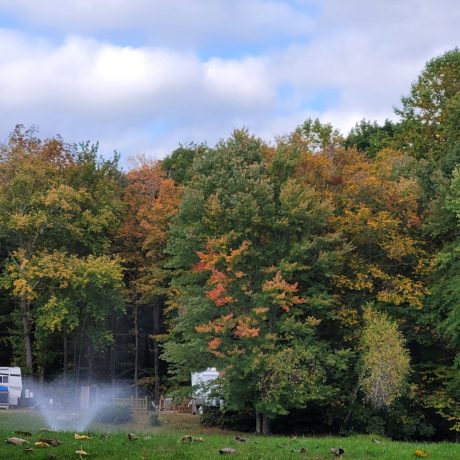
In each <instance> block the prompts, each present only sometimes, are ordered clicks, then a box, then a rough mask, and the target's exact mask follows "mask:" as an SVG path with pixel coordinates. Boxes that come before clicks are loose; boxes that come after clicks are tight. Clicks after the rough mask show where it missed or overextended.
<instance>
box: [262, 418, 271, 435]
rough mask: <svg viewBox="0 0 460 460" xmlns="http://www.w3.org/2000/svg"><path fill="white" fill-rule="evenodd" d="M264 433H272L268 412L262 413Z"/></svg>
mask: <svg viewBox="0 0 460 460" xmlns="http://www.w3.org/2000/svg"><path fill="white" fill-rule="evenodd" d="M262 434H263V435H264V436H268V435H270V434H272V433H271V431H270V419H269V418H268V416H267V414H262Z"/></svg>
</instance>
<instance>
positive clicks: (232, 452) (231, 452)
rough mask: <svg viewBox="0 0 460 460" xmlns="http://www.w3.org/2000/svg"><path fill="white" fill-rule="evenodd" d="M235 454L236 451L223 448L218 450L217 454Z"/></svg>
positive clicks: (231, 448) (230, 448)
mask: <svg viewBox="0 0 460 460" xmlns="http://www.w3.org/2000/svg"><path fill="white" fill-rule="evenodd" d="M235 452H236V449H234V448H233V447H223V448H222V449H219V454H234V453H235Z"/></svg>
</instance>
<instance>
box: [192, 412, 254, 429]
mask: <svg viewBox="0 0 460 460" xmlns="http://www.w3.org/2000/svg"><path fill="white" fill-rule="evenodd" d="M200 421H201V424H202V425H204V426H209V427H211V426H215V427H219V428H223V429H228V430H234V431H247V432H251V431H254V429H255V421H254V413H253V412H248V411H241V412H236V411H225V412H224V411H221V410H220V408H218V407H203V414H202V415H201V420H200Z"/></svg>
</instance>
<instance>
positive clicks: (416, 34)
mask: <svg viewBox="0 0 460 460" xmlns="http://www.w3.org/2000/svg"><path fill="white" fill-rule="evenodd" d="M314 3H316V4H317V12H316V13H315V17H316V19H315V21H316V22H315V23H314V24H312V19H311V18H312V17H313V16H312V15H311V14H310V13H307V11H310V10H311V4H314ZM305 4H308V5H309V6H308V8H306V9H304V5H305ZM456 4H457V3H456V0H455V1H454V0H438V1H436V2H435V1H429V0H407V1H405V2H400V1H399V0H388V1H387V2H373V1H367V0H351V1H349V2H343V1H339V0H324V1H322V2H319V1H317V2H313V1H302V0H292V1H290V2H288V1H285V2H281V1H263V0H235V1H234V2H229V1H223V0H202V1H199V0H188V1H185V0H173V1H171V2H163V1H161V2H148V1H146V0H132V1H130V2H129V3H128V2H127V1H123V0H118V1H114V0H111V1H109V0H99V1H83V0H80V1H77V0H76V1H75V2H70V3H68V4H65V5H64V4H63V3H62V2H59V3H58V2H57V1H52V0H42V1H37V2H29V1H25V0H17V1H15V2H6V1H5V0H0V13H1V12H2V11H3V12H5V11H7V10H8V11H10V14H14V15H16V19H17V20H18V22H19V23H21V21H22V23H28V24H34V25H35V26H36V27H39V26H40V27H43V29H34V32H33V33H32V32H31V30H30V29H29V30H28V31H26V30H20V29H17V30H14V29H8V30H7V29H3V30H1V29H0V104H1V105H2V108H3V109H4V110H3V112H2V115H1V116H0V133H1V134H0V137H1V138H3V139H4V138H5V137H6V133H7V132H9V131H10V130H11V129H12V127H13V125H14V124H15V123H23V124H26V125H30V124H37V125H38V126H39V127H40V129H41V131H42V133H43V134H44V135H52V134H55V133H61V134H62V135H63V136H64V137H65V138H66V139H68V140H69V141H74V140H80V139H87V138H92V139H100V140H101V145H102V146H103V147H104V148H105V149H107V150H111V149H118V150H119V151H121V152H122V153H123V154H126V155H133V154H136V153H139V152H142V151H144V152H147V153H151V154H155V155H157V156H162V155H164V154H165V153H166V152H167V151H170V150H171V149H172V148H174V147H175V146H177V144H178V143H186V142H188V141H196V142H202V141H207V142H208V143H210V144H213V143H214V142H216V141H217V140H218V139H219V138H222V137H225V136H228V135H229V133H230V132H231V130H232V129H233V128H236V127H241V126H246V127H248V128H249V129H250V130H251V131H253V132H254V133H255V134H257V135H261V136H263V137H264V138H266V139H267V140H269V139H272V138H273V137H274V136H276V135H282V134H286V133H287V132H289V131H291V130H292V129H294V128H295V127H296V125H298V124H300V123H301V122H302V121H303V120H304V119H305V118H306V117H308V116H312V117H315V116H318V117H320V118H321V119H323V120H325V121H329V122H332V123H333V124H334V125H336V126H338V127H339V128H341V129H342V130H347V129H349V128H350V127H351V126H352V125H354V123H355V122H356V121H359V120H360V119H362V118H364V117H365V118H368V119H371V120H374V119H376V120H379V121H383V120H384V119H385V118H386V117H391V116H392V107H393V106H394V105H398V103H399V100H400V97H401V96H402V95H403V94H407V93H408V91H409V89H410V83H411V82H412V81H413V80H414V79H415V78H416V76H417V75H418V74H419V72H420V71H421V70H422V68H423V65H424V63H425V62H426V60H427V59H429V58H431V57H433V56H436V55H438V54H440V53H441V52H443V51H445V50H447V49H449V48H452V47H454V46H455V45H456V44H458V43H459V39H460V32H459V28H458V23H459V22H460V8H457V7H456ZM62 5H64V6H65V8H64V7H63V6H62ZM137 25H138V26H139V30H141V31H143V33H145V34H146V35H149V36H150V37H151V38H152V37H153V38H152V40H150V41H149V40H148V39H146V41H143V42H142V44H141V45H136V46H135V45H131V46H126V45H123V43H122V42H123V37H124V36H123V35H120V36H119V37H121V38H120V40H118V41H116V42H115V41H113V40H112V41H111V38H113V37H112V36H111V35H104V30H112V31H114V30H118V31H120V30H121V31H129V30H131V29H132V28H136V27H137ZM48 27H49V28H50V29H53V30H60V31H61V33H62V34H63V36H62V37H60V36H58V38H56V35H53V36H52V37H47V35H46V33H45V31H44V30H45V29H44V28H48ZM69 31H72V33H70V34H69V33H67V32H69ZM128 35H129V34H128ZM280 37H284V39H285V40H284V41H281V42H278V41H277V40H279V38H280ZM307 37H308V40H305V38H307ZM287 38H288V39H287ZM226 40H227V41H228V42H229V43H232V46H234V47H238V46H239V45H238V44H241V47H240V48H238V49H239V52H237V53H236V54H237V55H238V57H235V56H233V57H232V56H230V57H228V56H226V55H225V53H223V54H222V55H219V49H220V48H219V47H220V45H221V44H222V43H223V42H225V41H226ZM120 42H121V44H120ZM255 43H259V44H261V45H262V46H261V47H260V48H257V49H258V52H257V53H255V52H254V48H253V47H252V45H254V44H255ZM214 45H215V46H216V48H215V53H214V54H215V56H213V53H202V47H204V48H206V49H208V48H209V49H211V48H212V47H213V46H214ZM245 45H246V46H248V47H249V48H246V47H245ZM223 48H225V46H224V47H223ZM223 48H222V49H223ZM248 50H252V52H250V51H248ZM205 55H210V56H212V57H209V58H206V57H203V56H205ZM280 88H281V89H282V90H280Z"/></svg>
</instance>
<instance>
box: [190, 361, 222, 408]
mask: <svg viewBox="0 0 460 460" xmlns="http://www.w3.org/2000/svg"><path fill="white" fill-rule="evenodd" d="M218 377H219V372H218V370H217V369H216V368H215V367H208V368H207V369H206V370H205V371H202V372H193V373H192V389H193V393H192V413H193V414H196V413H198V412H201V407H202V406H219V404H220V401H219V400H218V399H217V398H212V397H211V393H212V390H213V389H215V388H216V385H215V384H214V385H213V383H212V382H213V381H214V380H216V379H217V378H218Z"/></svg>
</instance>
